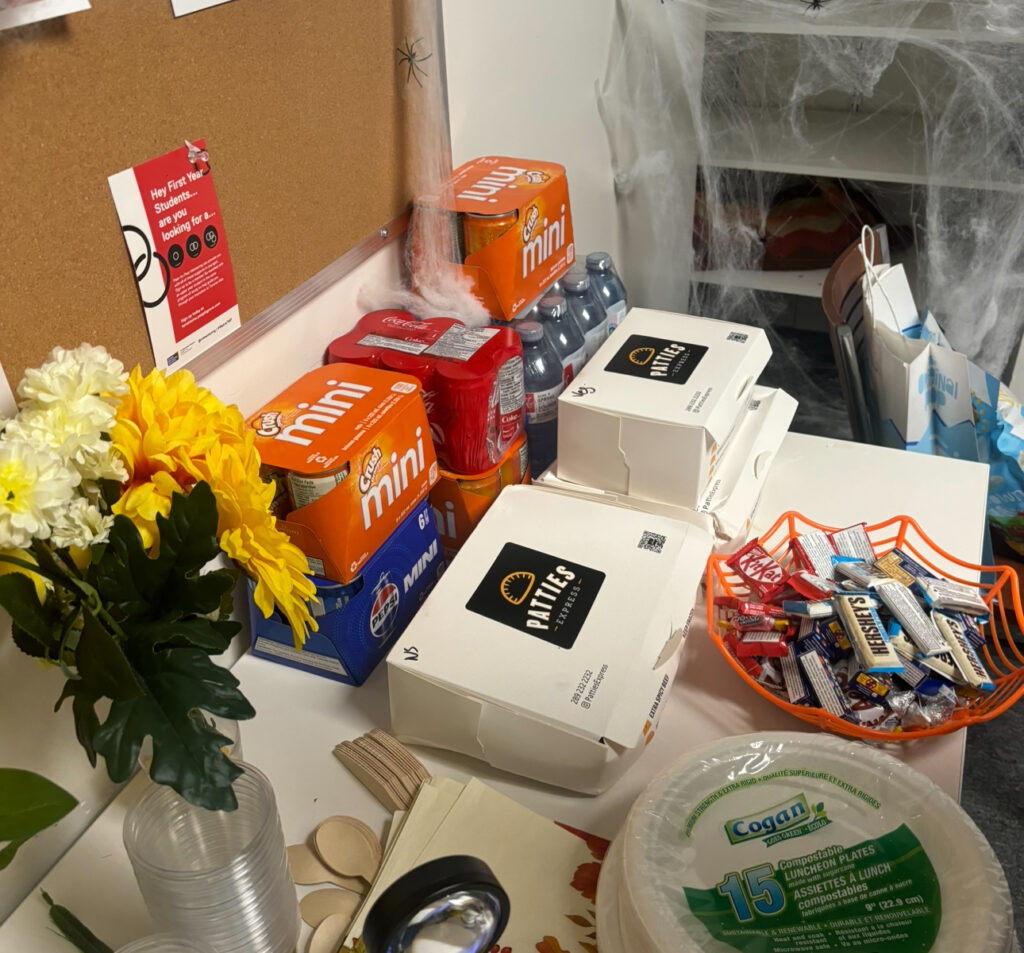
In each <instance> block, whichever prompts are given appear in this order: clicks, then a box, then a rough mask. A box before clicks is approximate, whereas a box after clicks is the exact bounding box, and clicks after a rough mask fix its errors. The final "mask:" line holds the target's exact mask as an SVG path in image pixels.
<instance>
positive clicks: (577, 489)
mask: <svg viewBox="0 0 1024 953" xmlns="http://www.w3.org/2000/svg"><path fill="white" fill-rule="evenodd" d="M796 407H797V402H796V400H794V398H792V397H790V395H789V394H787V393H786V392H785V391H784V390H781V389H777V388H772V387H761V386H755V387H754V389H753V390H752V391H751V393H750V399H749V400H748V402H747V407H746V410H744V412H743V416H742V417H741V418H740V422H739V423H738V424H737V425H736V428H735V430H734V431H733V436H732V438H731V439H730V441H729V444H728V446H727V448H726V450H725V451H724V453H723V455H722V459H721V461H720V462H719V464H718V467H717V468H716V470H715V473H714V476H713V478H712V480H711V482H710V483H709V484H708V485H707V488H706V489H705V491H704V494H703V495H702V497H701V499H700V502H699V503H698V504H697V506H696V507H695V508H694V509H688V508H686V507H683V506H673V505H672V504H670V503H657V502H655V501H652V500H644V499H640V498H638V497H633V496H628V495H627V494H625V493H612V492H610V491H609V490H599V489H597V488H595V487H590V486H582V485H580V484H578V483H571V482H569V481H568V480H564V479H562V475H561V471H560V469H559V466H558V462H557V461H556V462H555V463H554V464H552V465H551V466H550V467H549V468H548V469H547V470H545V471H544V472H543V473H542V474H541V475H540V476H539V477H538V478H537V479H536V480H534V481H533V482H534V485H535V486H540V487H543V488H544V489H545V490H552V491H554V492H556V493H569V494H571V495H573V496H578V497H582V498H583V499H588V500H595V501H597V502H600V503H605V504H607V505H609V506H626V507H629V508H631V509H638V510H643V511H645V512H648V513H655V514H658V515H661V516H667V517H669V518H671V519H678V520H683V521H684V522H688V523H693V524H694V525H695V526H698V527H700V528H702V529H705V530H706V531H707V532H709V533H711V534H712V535H713V536H714V537H715V552H718V553H725V552H731V551H732V550H733V549H736V548H738V547H739V545H740V544H742V543H743V542H745V541H746V539H747V536H748V535H749V531H750V517H751V515H752V514H753V512H754V508H755V507H756V506H757V501H758V499H759V498H760V496H761V488H762V487H763V486H764V483H765V480H766V479H767V478H768V471H769V469H770V468H771V465H772V460H774V458H775V454H776V452H777V451H778V449H779V447H780V446H781V445H782V441H783V440H784V439H785V436H786V434H787V433H788V431H789V425H790V423H792V420H793V415H794V414H795V413H796Z"/></svg>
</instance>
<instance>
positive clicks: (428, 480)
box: [249, 364, 438, 582]
mask: <svg viewBox="0 0 1024 953" xmlns="http://www.w3.org/2000/svg"><path fill="white" fill-rule="evenodd" d="M249 424H250V426H252V428H253V429H254V430H255V432H256V449H257V450H258V451H259V453H260V457H261V458H262V461H263V473H264V478H265V479H269V480H272V481H274V483H275V484H276V486H277V495H276V497H275V504H274V510H275V515H277V516H278V526H279V527H280V528H281V529H283V530H284V531H285V532H286V533H287V534H288V535H289V537H291V540H292V542H294V543H295V545H296V546H298V547H299V549H301V550H302V551H303V553H305V555H306V558H307V561H308V563H309V570H310V572H311V573H312V574H313V575H316V576H322V577H325V578H327V579H330V580H333V581H335V582H351V581H352V580H353V579H354V578H355V577H356V576H357V575H358V574H359V572H360V570H361V569H362V568H363V566H364V565H365V564H366V562H367V560H368V559H369V558H370V557H371V556H372V555H373V554H374V553H375V552H376V551H377V550H378V549H379V548H380V547H381V545H382V544H383V543H384V541H385V540H386V539H387V538H388V537H389V536H390V535H391V534H392V533H393V532H394V531H395V530H396V529H397V528H398V527H399V526H400V525H401V523H402V521H403V520H404V519H405V518H406V517H407V516H408V515H409V514H410V513H411V512H412V511H413V510H414V509H415V508H416V506H417V505H418V504H419V503H420V501H421V500H423V499H424V497H425V496H426V495H427V493H428V492H429V490H430V488H431V487H432V486H433V485H434V484H435V483H436V482H437V480H438V464H437V458H436V457H435V455H434V446H433V444H432V443H431V440H430V426H429V424H428V422H427V413H426V410H425V409H424V406H423V399H422V398H421V396H420V385H419V381H417V380H416V378H414V377H409V376H406V375H402V374H395V373H391V372H389V371H382V370H377V369H374V368H369V367H360V366H357V365H354V364H330V365H327V366H326V367H319V368H316V369H315V370H313V371H310V372H309V373H308V374H305V375H304V376H303V377H301V378H299V380H297V381H296V382H295V383H294V384H292V385H291V386H290V387H288V388H287V389H286V390H285V391H284V392H282V393H281V394H279V395H278V396H277V397H275V398H274V399H273V400H271V401H269V402H268V403H267V404H266V405H265V406H264V407H263V408H261V409H260V410H259V411H257V412H256V413H255V414H253V415H252V417H250V418H249Z"/></svg>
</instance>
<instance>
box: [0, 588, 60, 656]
mask: <svg viewBox="0 0 1024 953" xmlns="http://www.w3.org/2000/svg"><path fill="white" fill-rule="evenodd" d="M0 605H2V606H3V607H4V608H5V609H6V610H7V612H8V613H9V614H10V617H11V618H12V619H13V620H14V622H15V623H17V625H19V626H20V627H21V628H22V629H23V630H24V632H25V633H26V634H27V635H29V636H31V637H32V638H33V639H35V641H36V642H38V643H39V644H40V645H43V646H49V645H52V644H54V645H55V644H56V643H59V642H60V618H59V616H58V615H57V611H56V609H55V608H54V607H53V606H52V604H50V602H49V600H47V604H46V605H43V604H42V603H40V601H39V597H38V596H37V595H36V587H35V584H34V583H33V582H32V580H31V579H29V577H28V576H26V575H25V574H24V573H20V572H8V573H4V574H3V575H2V576H0ZM19 647H20V646H19Z"/></svg>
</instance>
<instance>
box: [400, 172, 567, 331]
mask: <svg viewBox="0 0 1024 953" xmlns="http://www.w3.org/2000/svg"><path fill="white" fill-rule="evenodd" d="M416 215H417V217H419V218H420V223H419V224H418V225H417V224H416V223H415V222H414V235H413V243H412V253H413V257H414V260H415V258H416V256H417V255H418V254H420V253H421V252H420V250H419V248H420V246H419V244H418V242H417V241H416V237H415V235H416V229H417V228H419V227H421V226H422V225H423V222H424V220H425V219H430V218H431V217H432V216H442V217H443V218H444V219H445V223H444V225H442V226H441V227H442V228H443V230H445V231H448V232H450V235H451V242H450V245H451V247H452V248H453V250H454V249H457V250H458V251H453V254H455V255H457V257H458V258H459V261H454V262H452V263H450V264H446V265H443V267H448V268H451V269H453V270H454V271H456V272H459V273H460V274H463V275H466V276H468V277H469V278H470V280H471V281H472V291H473V293H474V294H475V295H476V297H477V298H478V299H479V300H480V301H481V302H482V303H483V305H484V306H485V307H486V308H487V309H488V311H489V312H490V313H491V314H492V315H493V316H495V317H501V318H504V319H505V320H508V321H511V320H512V319H513V318H516V317H518V316H519V315H521V314H522V313H523V312H524V311H525V310H527V309H528V308H529V307H530V306H531V305H532V304H533V302H534V301H536V300H537V298H539V297H540V296H541V295H542V294H543V293H544V291H545V290H547V289H548V288H550V287H551V285H552V284H553V283H554V282H555V281H556V279H558V278H560V277H561V276H562V275H564V274H565V273H566V272H567V271H568V270H569V268H570V267H571V266H572V264H573V262H574V261H575V258H576V252H575V245H574V242H573V231H572V213H571V211H570V208H569V186H568V183H567V182H566V178H565V169H564V167H563V166H560V165H558V164H557V163H554V162H538V161H536V160H533V159H513V158H508V157H506V156H484V157H483V158H479V159H473V160H472V161H471V162H467V163H466V164H465V165H463V166H460V167H459V168H458V169H456V170H455V172H454V173H453V174H452V176H451V178H450V179H449V180H448V181H447V182H445V183H444V184H443V185H442V186H441V187H440V188H438V189H437V190H436V192H434V193H432V194H429V195H421V196H419V197H418V198H417V199H416ZM437 226H438V222H437V220H436V219H435V220H433V221H430V223H429V224H428V225H427V226H426V227H428V228H430V229H433V228H435V227H437ZM431 267H433V263H431ZM416 273H417V268H416V267H415V261H414V267H413V276H414V279H415V275H416Z"/></svg>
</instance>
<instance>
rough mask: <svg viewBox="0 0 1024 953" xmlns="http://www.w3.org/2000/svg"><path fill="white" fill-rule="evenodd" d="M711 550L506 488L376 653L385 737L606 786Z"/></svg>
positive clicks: (622, 760) (646, 723) (650, 711)
mask: <svg viewBox="0 0 1024 953" xmlns="http://www.w3.org/2000/svg"><path fill="white" fill-rule="evenodd" d="M616 333H618V332H616ZM710 552H711V536H710V535H709V534H708V533H707V532H705V531H702V530H700V529H698V528H697V527H695V526H693V525H691V524H688V523H684V522H680V521H677V520H672V519H666V518H664V517H661V516H655V515H652V514H649V513H641V512H637V511H634V510H629V509H623V508H618V507H612V506H605V505H603V504H600V503H594V502H591V501H589V500H581V499H577V498H575V497H571V496H566V495H563V494H559V493H552V492H550V491H548V490H544V489H541V488H539V487H531V486H524V487H518V486H513V487H507V488H506V489H505V490H503V491H502V493H501V496H499V497H498V500H497V502H496V503H495V504H494V505H493V506H492V507H491V508H490V509H489V510H488V511H487V514H486V515H485V516H484V518H483V519H482V520H481V522H480V524H479V526H477V528H476V529H475V530H474V532H473V534H472V535H471V536H470V537H469V539H468V540H467V542H466V545H465V546H463V548H462V550H461V552H460V553H459V555H458V557H457V558H456V559H455V560H454V561H453V562H452V564H451V566H449V567H448V569H447V571H446V572H445V574H444V576H443V577H442V578H441V581H440V582H439V583H438V584H437V587H436V588H435V589H434V591H433V592H432V593H431V594H430V595H429V596H428V597H427V600H426V602H424V604H423V607H422V608H421V609H420V611H419V612H418V613H417V614H416V616H415V618H414V619H413V620H412V622H411V623H410V624H409V627H408V628H407V629H406V630H405V633H404V634H403V635H402V637H401V638H400V639H399V640H398V642H397V643H396V644H395V647H394V648H393V649H392V650H391V652H390V653H389V654H388V686H389V692H390V701H391V728H392V731H393V732H394V733H395V734H397V735H398V737H399V738H402V739H403V740H405V741H409V742H414V743H416V744H425V745H432V746H434V747H440V748H447V749H449V750H452V751H459V752H461V753H463V754H467V755H470V756H472V757H474V758H479V759H481V760H483V761H486V762H487V763H488V764H491V765H493V766H494V767H497V768H502V769H504V770H506V771H512V772H513V773H515V774H521V775H525V776H526V777H530V778H536V779H537V780H539V781H545V782H547V783H549V784H554V785H557V786H559V787H564V788H569V789H571V790H574V791H582V792H586V793H589V794H597V793H599V792H601V791H603V790H604V789H605V788H607V787H609V786H610V785H611V784H612V782H613V781H614V780H615V779H616V778H618V777H619V775H621V774H622V772H623V771H625V770H626V768H627V767H628V766H629V765H630V764H632V763H633V761H634V760H635V759H636V758H638V757H639V756H640V754H641V753H642V751H643V749H644V747H645V745H646V744H647V743H648V742H649V741H650V740H651V738H652V737H653V735H654V731H655V727H656V725H657V723H658V719H659V717H660V713H661V708H662V705H663V703H664V701H665V698H666V695H667V693H668V690H669V686H670V685H671V684H672V680H673V678H674V677H675V672H676V666H677V661H678V656H677V650H678V648H679V646H680V644H681V642H682V638H683V635H684V634H685V631H686V629H687V627H688V625H689V621H690V618H691V616H692V613H693V611H694V601H695V597H696V595H697V589H698V586H699V585H700V582H701V579H702V577H703V573H704V566H705V563H706V562H707V558H708V555H709V554H710Z"/></svg>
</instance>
